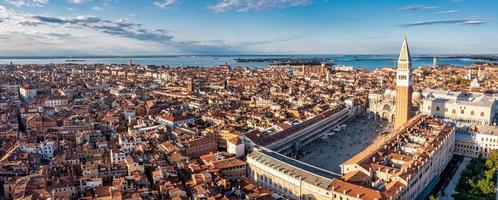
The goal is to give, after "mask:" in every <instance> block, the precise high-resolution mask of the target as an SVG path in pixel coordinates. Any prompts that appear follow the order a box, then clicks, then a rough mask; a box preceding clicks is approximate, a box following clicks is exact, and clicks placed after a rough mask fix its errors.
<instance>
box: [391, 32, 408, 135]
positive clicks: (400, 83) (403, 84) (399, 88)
mask: <svg viewBox="0 0 498 200" xmlns="http://www.w3.org/2000/svg"><path fill="white" fill-rule="evenodd" d="M411 62H412V59H411V57H410V50H409V49H408V42H407V40H406V35H405V37H404V40H403V45H402V46H401V52H400V53H399V59H398V69H397V70H396V117H395V122H394V128H398V127H400V126H402V125H403V124H404V123H405V122H407V121H408V120H409V119H410V118H411V107H412V91H413V89H412V63H411Z"/></svg>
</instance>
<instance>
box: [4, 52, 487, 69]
mask: <svg viewBox="0 0 498 200" xmlns="http://www.w3.org/2000/svg"><path fill="white" fill-rule="evenodd" d="M238 58H242V59H259V58H294V59H299V58H301V59H310V58H316V59H323V60H326V63H330V64H334V65H346V66H353V67H355V68H363V69H369V70H373V69H376V68H383V67H393V66H396V60H397V56H395V55H381V56H379V55H376V56H373V55H258V56H164V57H136V58H133V63H135V64H149V65H164V66H171V67H176V66H181V65H184V66H200V67H212V66H217V65H220V64H224V63H228V64H230V65H232V66H244V67H265V66H267V65H268V64H271V62H237V61H236V60H235V59H238ZM71 59H73V60H81V61H78V62H75V61H72V62H73V63H79V64H97V63H101V64H128V63H129V58H127V57H111V58H12V59H10V58H0V64H6V63H10V62H12V63H14V64H51V63H53V64H60V63H67V62H68V60H71ZM412 59H413V64H412V66H413V67H414V68H416V67H420V66H430V65H432V57H430V56H412ZM482 61H484V60H480V59H471V58H465V57H460V58H454V57H439V58H438V64H439V65H443V64H450V65H455V66H468V65H472V64H473V63H474V62H482Z"/></svg>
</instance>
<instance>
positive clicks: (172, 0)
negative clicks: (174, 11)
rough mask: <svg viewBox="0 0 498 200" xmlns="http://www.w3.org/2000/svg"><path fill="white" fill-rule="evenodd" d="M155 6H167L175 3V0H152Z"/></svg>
mask: <svg viewBox="0 0 498 200" xmlns="http://www.w3.org/2000/svg"><path fill="white" fill-rule="evenodd" d="M153 4H154V6H155V7H157V8H162V9H164V8H169V7H171V6H173V5H175V4H176V0H164V2H154V3H153Z"/></svg>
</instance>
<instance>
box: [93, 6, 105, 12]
mask: <svg viewBox="0 0 498 200" xmlns="http://www.w3.org/2000/svg"><path fill="white" fill-rule="evenodd" d="M92 10H93V11H102V10H104V8H102V7H98V6H94V7H92Z"/></svg>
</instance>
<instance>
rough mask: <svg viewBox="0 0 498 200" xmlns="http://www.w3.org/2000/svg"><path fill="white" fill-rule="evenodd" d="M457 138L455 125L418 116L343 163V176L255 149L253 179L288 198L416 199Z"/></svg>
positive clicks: (249, 161)
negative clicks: (453, 126) (447, 124)
mask: <svg viewBox="0 0 498 200" xmlns="http://www.w3.org/2000/svg"><path fill="white" fill-rule="evenodd" d="M454 137H455V135H454V129H453V128H452V127H450V126H446V125H444V124H442V123H440V122H438V121H437V120H436V119H434V118H431V117H428V116H426V115H417V116H415V117H413V118H412V119H410V120H409V121H408V122H407V123H406V124H405V125H403V126H401V127H399V128H397V129H396V130H395V131H393V132H392V133H391V134H389V135H387V136H385V139H384V140H383V141H379V142H378V143H374V144H372V145H371V146H369V147H368V148H366V149H365V150H364V151H362V152H361V153H360V154H358V155H356V156H355V157H353V158H351V159H350V160H348V161H346V162H345V163H343V164H342V165H341V172H342V174H340V175H339V174H335V173H333V172H330V171H327V170H324V169H321V168H318V167H315V166H312V165H309V164H307V163H304V162H301V161H298V160H295V159H292V158H289V157H287V156H284V155H282V154H279V153H276V152H273V151H271V150H268V149H256V150H254V151H253V152H252V153H250V154H249V155H248V156H247V164H248V177H249V178H251V179H252V180H253V181H255V182H256V183H258V184H260V185H262V186H265V187H268V188H271V189H272V190H273V191H274V192H275V193H277V194H279V195H281V196H283V197H285V198H288V199H306V200H308V199H310V200H311V199H317V200H320V199H337V200H339V199H343V200H345V199H372V200H374V199H378V200H380V199H415V198H417V197H418V196H419V195H421V194H422V192H423V191H424V189H426V188H427V186H428V185H429V183H431V181H433V180H434V178H435V177H437V176H439V175H440V174H441V172H442V171H443V169H444V168H445V167H446V165H447V164H448V162H449V161H450V159H451V157H452V155H453V148H454V141H455V138H454Z"/></svg>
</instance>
